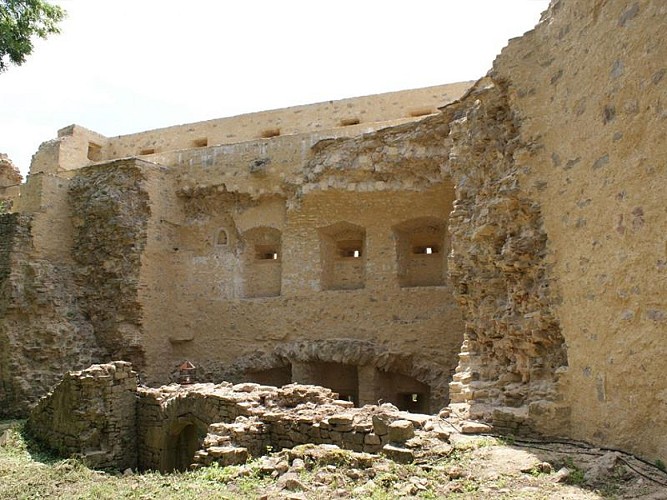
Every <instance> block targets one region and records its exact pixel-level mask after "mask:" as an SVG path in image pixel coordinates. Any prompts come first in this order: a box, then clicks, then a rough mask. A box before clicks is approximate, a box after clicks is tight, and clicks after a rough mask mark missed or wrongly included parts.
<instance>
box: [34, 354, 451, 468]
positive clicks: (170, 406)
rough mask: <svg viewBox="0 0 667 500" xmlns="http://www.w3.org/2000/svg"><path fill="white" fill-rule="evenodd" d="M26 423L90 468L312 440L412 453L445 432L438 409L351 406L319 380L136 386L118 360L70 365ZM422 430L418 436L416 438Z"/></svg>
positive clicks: (261, 450)
mask: <svg viewBox="0 0 667 500" xmlns="http://www.w3.org/2000/svg"><path fill="white" fill-rule="evenodd" d="M27 428H28V431H29V432H31V433H32V434H33V435H34V436H35V437H37V438H38V439H39V440H40V441H41V442H43V443H44V444H46V445H48V446H49V447H51V448H52V449H54V450H56V451H57V452H59V453H60V454H61V455H64V456H72V455H74V456H77V457H80V458H81V459H82V460H83V461H84V462H85V463H86V464H88V465H90V466H91V467H96V468H103V469H105V468H106V469H120V470H124V469H126V468H128V467H130V468H139V469H140V470H160V471H173V470H186V469H188V468H189V467H190V466H191V465H193V464H195V466H202V465H210V464H211V463H212V462H217V463H219V464H220V465H223V466H224V465H230V464H232V463H244V462H245V461H246V460H247V459H248V458H249V457H251V456H252V457H258V456H261V455H264V454H266V453H267V452H268V450H272V449H274V450H275V449H282V448H293V447H295V446H297V445H300V444H306V443H312V444H334V445H337V446H339V447H340V448H343V449H348V450H354V451H365V452H372V453H377V452H380V451H382V452H383V453H385V454H387V455H388V456H390V457H392V458H394V459H397V460H407V461H410V460H412V458H413V457H414V451H413V450H412V449H414V448H417V447H419V445H420V443H422V444H423V442H424V439H427V440H431V441H433V442H435V443H436V445H437V444H438V443H440V439H446V438H447V437H448V435H449V434H448V432H447V431H446V430H445V429H444V427H443V425H442V424H441V423H440V422H439V419H438V417H430V416H427V415H415V414H410V413H407V412H400V411H398V409H397V408H396V407H394V406H393V405H391V404H384V405H381V406H364V407H363V408H353V405H352V403H351V402H349V401H342V400H339V399H337V394H335V393H333V392H332V391H331V390H329V389H325V388H322V387H316V386H309V385H298V384H291V385H287V386H284V387H282V388H276V387H270V386H262V385H259V384H252V383H244V384H237V385H232V384H230V383H228V382H225V383H222V384H195V385H192V386H179V385H177V384H172V385H169V386H163V387H160V388H156V389H152V388H146V387H138V386H137V378H136V373H135V372H134V371H132V369H131V365H130V364H129V363H127V362H120V361H119V362H114V363H109V364H104V365H94V366H92V367H90V368H88V369H86V370H82V371H79V372H70V373H68V374H67V375H66V376H65V378H64V379H63V380H62V381H61V382H60V383H59V384H58V385H57V386H56V387H55V389H54V391H53V393H51V394H49V395H48V396H47V397H44V398H43V399H42V400H41V401H40V402H39V404H38V405H37V406H36V408H35V409H34V410H33V411H32V413H31V416H30V419H29V420H28V424H27ZM427 430H428V431H429V433H428V434H427V433H426V431H427ZM416 433H420V434H423V436H421V438H420V439H421V440H413V441H411V442H410V440H411V438H413V437H415V434H416Z"/></svg>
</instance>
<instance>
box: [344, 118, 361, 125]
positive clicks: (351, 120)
mask: <svg viewBox="0 0 667 500" xmlns="http://www.w3.org/2000/svg"><path fill="white" fill-rule="evenodd" d="M360 123H361V120H359V118H343V119H342V120H341V121H340V126H341V127H349V126H351V125H359V124H360Z"/></svg>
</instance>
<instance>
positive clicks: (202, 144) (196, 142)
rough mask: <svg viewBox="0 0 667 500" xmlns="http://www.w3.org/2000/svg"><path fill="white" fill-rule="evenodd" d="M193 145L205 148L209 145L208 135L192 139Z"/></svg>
mask: <svg viewBox="0 0 667 500" xmlns="http://www.w3.org/2000/svg"><path fill="white" fill-rule="evenodd" d="M192 146H193V147H195V148H205V147H207V146H208V139H207V138H206V137H204V138H203V139H195V140H194V141H192Z"/></svg>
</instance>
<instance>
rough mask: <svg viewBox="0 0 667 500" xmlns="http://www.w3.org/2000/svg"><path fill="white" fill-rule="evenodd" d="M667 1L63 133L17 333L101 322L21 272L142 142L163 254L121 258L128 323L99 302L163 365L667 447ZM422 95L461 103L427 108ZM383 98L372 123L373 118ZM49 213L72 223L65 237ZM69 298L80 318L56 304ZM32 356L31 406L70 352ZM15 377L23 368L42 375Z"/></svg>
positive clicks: (149, 219) (43, 156) (36, 207)
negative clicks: (93, 186)
mask: <svg viewBox="0 0 667 500" xmlns="http://www.w3.org/2000/svg"><path fill="white" fill-rule="evenodd" d="M666 18H667V5H664V4H663V3H662V2H654V1H650V0H637V1H633V2H626V1H623V0H600V1H595V2H589V1H584V0H553V1H552V2H551V5H550V8H549V10H548V11H547V12H545V14H544V15H543V18H542V21H541V22H540V24H538V25H537V27H536V28H535V30H532V31H530V32H528V33H526V35H524V36H523V37H521V38H518V39H516V40H512V41H511V42H510V43H509V45H508V46H507V47H506V48H505V49H504V50H503V52H502V53H501V54H500V56H499V57H498V58H497V59H496V61H495V62H494V65H493V69H492V70H491V71H490V72H489V74H488V75H487V76H486V77H484V78H482V79H481V80H480V81H478V82H477V83H476V84H475V85H474V86H472V88H470V86H469V85H464V86H458V87H457V88H456V91H454V89H453V88H452V87H446V88H441V89H440V90H438V91H437V92H436V93H434V91H433V90H423V91H420V92H416V91H415V93H411V92H407V93H405V94H402V95H393V96H384V97H383V96H376V97H371V98H364V99H362V100H359V101H354V102H341V103H332V104H326V103H325V104H321V105H313V106H311V107H303V108H299V109H291V110H278V111H275V112H267V114H265V115H263V114H257V115H252V116H251V115H248V116H245V117H234V118H230V119H226V120H218V121H213V122H203V123H201V124H192V125H189V126H179V127H173V128H169V129H164V130H160V131H152V132H146V133H142V134H134V135H131V136H123V137H119V138H105V137H103V136H100V135H99V134H95V133H93V132H90V131H86V130H85V129H81V128H80V127H77V126H73V127H68V128H67V129H63V130H62V131H61V132H60V133H59V138H58V139H56V140H55V141H52V142H50V143H47V144H45V145H44V146H43V148H41V149H40V151H39V152H38V154H37V155H36V156H35V161H34V162H33V165H32V167H31V179H30V181H29V182H28V183H27V184H26V185H24V186H22V187H21V196H20V197H14V198H12V201H13V202H14V207H13V209H14V210H17V211H18V212H22V213H25V214H30V216H31V217H32V225H33V232H34V234H35V236H36V237H34V238H33V240H32V243H33V247H34V249H35V255H34V256H31V258H30V259H27V258H26V256H27V253H23V254H22V253H21V251H22V250H21V249H27V248H28V247H29V245H20V246H19V247H15V248H19V250H12V253H11V255H10V260H11V262H12V264H11V269H12V271H11V273H12V274H11V277H10V283H11V284H12V285H11V286H12V287H13V288H12V290H14V292H12V293H13V295H12V296H11V297H12V298H11V303H12V304H13V303H20V304H22V305H21V306H20V307H21V308H23V309H21V308H16V307H15V306H11V307H10V308H8V309H5V310H6V311H15V312H16V314H15V313H10V314H13V316H12V315H10V316H7V314H8V313H5V317H4V318H3V319H2V324H1V325H2V326H1V328H2V329H0V333H2V335H4V338H5V339H16V338H19V336H18V335H17V333H16V332H17V331H18V330H17V328H18V326H17V325H19V324H20V325H25V326H26V328H24V329H28V330H30V332H31V333H29V334H28V335H27V336H26V337H25V338H28V339H32V338H36V335H37V333H36V332H38V331H41V329H40V328H36V327H34V325H35V324H40V322H41V321H43V318H48V319H49V321H45V324H46V325H47V327H46V328H47V330H48V328H51V329H53V328H54V327H53V326H48V325H53V324H59V325H61V327H62V326H63V325H69V324H74V325H75V326H77V328H80V330H79V332H83V333H86V335H87V334H88V333H90V334H92V332H91V326H90V323H87V322H88V319H87V318H86V317H85V315H83V314H81V312H80V311H79V309H78V308H73V309H65V308H62V307H61V306H60V305H58V304H60V303H62V302H63V301H62V299H61V298H60V297H71V296H79V293H80V292H79V291H78V290H76V287H74V288H72V287H71V286H69V285H67V286H66V287H65V288H66V290H64V291H60V289H57V287H53V288H52V289H53V290H57V293H56V292H53V291H49V293H43V294H41V295H39V297H40V300H41V302H40V304H41V305H40V306H39V308H38V309H37V311H36V314H27V312H28V311H29V309H30V307H32V306H30V307H28V305H27V304H28V302H21V299H20V297H22V295H21V294H20V293H18V291H20V290H31V289H32V288H31V286H32V283H33V282H34V281H39V280H41V281H40V283H47V282H48V283H50V282H52V281H53V280H52V279H51V277H52V276H55V274H52V272H53V270H52V268H49V267H48V266H47V265H46V263H45V261H44V259H45V256H48V257H49V258H48V259H46V261H47V262H52V261H53V262H55V261H57V260H58V259H62V260H63V262H66V261H67V259H68V255H69V254H70V253H71V252H70V248H71V245H69V243H68V242H67V238H66V237H67V235H68V224H69V221H70V217H69V215H68V216H66V217H60V216H59V215H58V214H60V213H61V212H59V210H64V209H65V208H66V207H64V205H66V204H67V203H66V201H67V199H68V198H67V195H66V194H65V195H63V190H64V189H65V186H64V185H65V184H67V183H68V182H69V180H68V179H70V178H72V177H74V176H75V175H76V171H77V170H79V169H81V168H82V167H86V166H88V165H90V164H92V163H94V162H101V163H99V164H97V165H93V166H92V167H88V168H92V170H91V172H92V171H96V170H95V169H99V171H102V170H104V168H105V166H104V165H105V163H106V164H108V168H109V169H111V170H113V168H114V167H113V165H114V160H115V159H117V158H119V156H121V155H122V156H125V155H141V156H142V158H143V159H144V160H146V161H150V162H151V163H153V164H154V166H152V167H149V166H147V165H143V164H141V165H142V166H140V167H139V168H140V169H141V170H142V171H143V173H144V175H145V176H146V178H147V179H148V181H147V182H145V183H144V186H145V191H146V192H147V193H148V204H149V207H150V216H148V215H147V213H146V212H145V210H144V209H143V208H140V207H141V206H142V205H141V203H139V201H140V200H142V199H143V198H142V196H143V194H142V193H140V192H139V191H141V190H139V191H137V192H136V194H137V196H139V200H137V201H138V203H137V205H136V206H134V208H133V209H132V210H134V211H136V216H138V217H139V219H141V218H142V217H145V218H146V225H145V227H146V236H145V246H143V247H142V248H143V251H142V252H141V256H140V258H139V260H138V261H139V262H140V264H141V266H140V268H139V269H138V271H137V268H136V266H135V264H132V265H131V266H130V267H128V268H125V267H122V266H120V267H116V264H118V263H117V262H116V263H115V262H114V260H113V259H112V260H111V261H110V265H111V267H112V269H121V270H123V269H125V270H129V271H128V272H127V273H126V272H125V271H123V272H121V273H117V272H116V271H114V272H116V274H115V275H114V276H118V277H121V276H122V279H126V278H127V279H128V281H132V280H135V279H136V276H137V272H138V286H136V287H135V286H134V284H132V286H131V288H132V289H131V291H130V293H129V294H128V302H127V304H125V305H122V306H121V305H120V303H119V305H118V308H116V305H114V306H113V307H112V308H111V310H114V311H123V307H129V311H128V312H130V314H128V320H127V321H126V318H125V317H123V314H120V313H119V314H117V316H116V317H115V318H108V319H109V321H108V322H107V318H105V317H103V316H100V318H102V319H103V321H102V322H101V323H98V324H97V326H96V329H100V332H104V331H105V330H104V328H107V326H108V325H113V328H116V327H117V326H118V327H121V326H122V328H121V329H122V330H123V331H126V332H131V335H130V336H133V338H135V339H141V340H139V343H141V347H142V348H143V357H144V363H145V365H144V366H145V368H144V370H143V373H142V375H143V376H144V377H145V379H146V380H147V381H148V382H149V383H151V384H159V383H164V382H166V381H168V380H169V378H170V376H171V377H173V375H174V372H175V369H176V367H177V366H178V365H179V363H180V362H182V361H183V360H185V359H189V360H192V361H193V362H194V363H195V364H196V365H198V366H199V367H200V372H199V373H200V375H201V377H202V379H204V380H211V381H219V380H221V379H222V378H223V377H227V376H228V375H232V376H234V377H238V380H241V379H245V380H253V379H254V380H257V381H258V382H272V383H277V384H278V383H279V384H283V383H286V382H289V381H292V380H294V379H300V380H299V381H302V382H317V383H320V382H322V381H324V382H326V383H328V384H330V385H333V383H336V384H338V385H337V386H336V387H333V388H334V389H335V390H337V391H339V392H341V394H344V395H346V396H347V397H349V398H350V399H352V400H356V401H359V402H360V403H363V402H374V401H373V399H380V398H383V399H384V395H385V393H389V394H388V398H389V399H391V398H393V401H396V402H401V401H403V402H406V400H405V399H404V397H405V396H412V395H417V399H418V400H419V399H420V398H421V399H422V400H423V399H424V396H426V395H427V394H428V395H429V396H428V397H429V403H430V408H429V410H430V411H434V410H436V409H437V408H435V406H437V405H439V404H441V403H443V402H444V401H445V400H446V399H448V398H449V397H450V396H451V399H452V400H453V401H454V402H455V403H454V404H455V405H457V406H458V407H459V408H457V409H460V410H461V411H465V412H467V414H468V415H470V416H473V417H478V418H484V419H487V420H489V421H491V422H493V423H494V425H495V426H496V428H497V429H499V430H505V431H508V432H540V433H543V434H550V435H559V436H567V437H571V438H576V439H583V440H586V441H590V442H592V443H595V444H598V445H606V446H613V447H618V448H622V449H625V450H628V451H632V452H635V453H638V454H641V455H643V456H645V457H647V458H649V459H650V460H656V459H658V458H660V459H661V460H664V459H665V455H666V454H667V451H666V450H667V413H665V412H661V411H659V409H660V408H663V407H664V406H665V404H666V403H667V386H666V385H665V384H666V382H665V377H664V359H665V356H667V343H665V342H664V333H665V325H666V324H667V323H666V322H667V294H666V293H665V290H666V289H667V253H666V252H667V251H666V248H667V247H666V243H665V237H664V235H665V234H667V212H666V208H665V203H664V193H665V191H666V190H667V186H666V185H665V182H667V181H666V180H667V170H666V169H667V164H665V161H664V158H665V157H667V151H666V149H665V148H667V127H666V126H665V124H666V123H667V112H666V111H665V109H666V108H665V95H666V91H665V88H666V87H665V86H666V85H667V78H665V75H667V68H666V67H665V61H666V60H667V44H666V43H665V41H664V36H663V32H664V28H665V19H666ZM464 87H465V89H468V88H470V89H469V91H468V92H467V93H465V95H464V94H463V92H464ZM436 94H437V95H436ZM425 96H426V97H425ZM413 99H414V100H413ZM419 99H424V100H425V104H426V103H428V106H426V107H428V108H429V109H430V110H431V111H435V109H434V107H435V106H438V107H439V108H440V112H437V113H435V112H434V113H430V114H429V115H428V116H427V115H426V113H423V114H422V113H417V112H416V111H415V110H416V108H417V106H416V100H419ZM457 99H458V100H457ZM408 102H409V103H408ZM369 103H370V104H372V105H371V106H370V107H369V108H368V110H363V111H366V113H368V112H370V111H369V110H371V109H372V110H373V112H374V113H377V114H375V115H374V117H375V118H374V120H375V121H373V122H372V123H366V124H364V123H362V122H359V123H358V122H357V118H359V117H361V116H363V115H364V113H361V111H362V109H361V108H362V107H363V106H366V105H368V104H369ZM420 107H422V108H423V107H424V106H420ZM407 108H410V109H412V110H413V111H412V112H410V113H406V111H407ZM353 111H354V112H353ZM318 114H321V115H322V116H323V117H325V118H326V119H325V118H323V119H322V122H321V123H319V124H320V125H321V127H320V128H319V129H317V127H314V128H313V123H315V122H314V121H313V117H315V116H317V115H318ZM352 114H356V115H358V116H354V117H351V116H350V115H352ZM399 115H400V116H399ZM408 115H410V116H408ZM415 115H422V116H419V117H417V116H415ZM351 118H354V119H351ZM269 125H270V126H269ZM315 129H317V130H316V131H315ZM209 133H210V137H204V136H206V134H209ZM204 138H206V139H207V141H206V144H204V141H202V139H204ZM208 139H211V140H210V141H208ZM56 153H58V154H56ZM137 165H139V163H137ZM83 170H84V171H85V168H84V169H83ZM119 172H120V171H119ZM83 175H86V174H83ZM119 175H120V174H119ZM122 177H123V176H122V175H120V178H122ZM91 179H92V178H91ZM111 182H112V183H113V182H115V181H111ZM123 182H124V181H120V184H121V185H125V184H123ZM140 184H141V183H140ZM89 192H90V195H91V196H93V194H94V192H95V190H90V191H89ZM93 197H94V196H93ZM87 203H88V202H84V205H86V204H87ZM134 216H135V215H132V216H130V217H129V219H128V220H131V219H132V218H133V217H134ZM141 220H143V219H141ZM45 224H56V225H57V226H58V227H59V228H61V229H62V231H59V233H58V235H60V234H61V233H62V235H63V238H62V239H63V241H62V242H61V241H59V240H58V239H56V240H55V241H52V240H51V239H50V238H44V232H43V231H41V230H39V228H40V227H41V228H43V227H44V225H45ZM133 238H134V240H133V241H132V242H128V245H129V247H131V246H132V245H135V244H137V243H139V242H140V241H141V239H142V238H143V236H142V235H140V234H134V236H133ZM28 240H29V239H28ZM28 240H26V241H28ZM22 241H23V240H22ZM68 245H69V246H68ZM113 245H116V243H113ZM141 245H143V243H139V246H141ZM15 252H16V253H15ZM28 253H29V252H28ZM446 254H449V258H448V259H445V258H444V256H445V255H446ZM54 256H55V257H57V259H56V260H53V259H52V258H51V257H54ZM269 257H270V258H269ZM40 259H42V260H40ZM132 259H135V260H132V262H134V263H136V262H137V260H136V255H133V256H132ZM346 259H347V260H346ZM355 259H359V260H355ZM102 261H103V259H100V260H99V261H98V263H97V264H96V265H97V266H101V265H102ZM23 263H27V264H28V265H27V266H26V265H24V266H23V267H22V266H21V264H23ZM75 267H76V266H70V267H68V266H64V267H63V269H69V271H67V273H70V274H68V275H67V276H73V274H71V273H72V272H73V271H74V268H75ZM19 269H23V270H25V269H31V271H30V273H20V272H18V270H19ZM35 270H37V271H38V272H35ZM165 271H166V272H165ZM445 273H449V274H448V276H447V275H445ZM60 278H63V276H60ZM64 278H65V279H63V281H62V282H63V283H73V281H72V280H71V278H70V277H64ZM23 280H25V282H26V283H27V284H28V285H29V286H23V285H22V283H23ZM413 285H416V286H413ZM6 286H7V285H6V284H5V287H6ZM135 289H136V290H137V292H136V293H135V292H134V290H135ZM73 290H74V292H73ZM91 291H92V289H91ZM91 291H88V292H85V293H91ZM56 299H57V300H56ZM118 300H120V301H123V300H125V299H124V298H121V299H118ZM68 301H69V299H67V300H65V302H67V303H69V302H68ZM29 303H32V302H29ZM131 304H134V305H136V304H139V305H140V307H134V305H131ZM35 307H37V306H35ZM12 308H13V309H12ZM93 308H94V307H93ZM44 311H47V312H44ZM65 311H73V312H70V314H73V317H74V318H78V319H76V321H69V320H68V321H65V322H63V321H61V320H59V319H58V320H57V321H54V319H55V318H59V317H60V316H62V313H63V312H65ZM193 311H196V314H193ZM18 312H20V314H18ZM49 315H50V316H49ZM85 325H88V326H87V327H85ZM84 327H85V328H84ZM113 328H112V329H111V330H108V331H109V332H114V331H115V330H113ZM67 331H69V330H67V329H65V330H64V332H67ZM64 332H63V333H62V338H66V339H71V338H72V336H68V335H69V334H66V333H64ZM77 335H78V334H77ZM105 335H106V334H105ZM113 335H115V333H114V334H113ZM57 338H60V337H56V336H51V337H50V338H49V340H48V342H51V343H52V344H54V343H58V342H56V340H55V339H57ZM86 338H90V337H86ZM111 338H115V337H113V336H112V337H111ZM126 338H127V337H126ZM5 342H6V341H5ZM58 345H60V344H59V343H58ZM230 346H233V348H230ZM326 346H329V347H326ZM331 346H334V347H331ZM359 346H367V347H368V348H366V347H363V348H361V347H359ZM461 346H462V348H461ZM116 347H117V346H116ZM325 347H326V348H325ZM20 348H21V344H20V343H16V342H14V343H13V344H11V349H14V350H20ZM319 349H322V351H328V352H327V354H326V355H325V356H322V358H324V359H322V358H320V357H319V355H318V352H317V351H318V350H319ZM54 351H56V352H68V350H67V349H62V351H61V350H60V348H59V347H58V348H54ZM91 352H92V351H91ZM366 353H371V355H370V356H366V355H365V354H366ZM456 353H460V356H459V357H458V358H457V356H456ZM8 357H9V355H6V356H5V358H8ZM11 359H16V360H19V361H20V362H19V364H20V366H17V368H16V373H21V374H22V373H25V374H26V375H27V377H28V378H27V380H30V377H34V379H33V380H32V381H31V382H25V388H26V389H25V390H24V393H25V394H27V395H26V396H21V398H22V399H21V401H17V404H22V405H23V406H22V408H23V409H25V408H26V407H27V404H28V402H29V401H30V398H33V400H34V397H35V395H36V394H41V393H43V392H44V391H45V390H46V385H45V384H41V383H42V382H46V381H47V379H48V377H47V376H46V372H47V371H48V370H50V369H52V368H54V366H55V365H49V366H48V367H47V369H45V370H44V371H43V372H41V371H39V370H41V369H42V367H41V366H39V365H38V364H36V363H33V364H31V363H29V362H25V363H24V362H23V361H22V360H23V359H24V358H23V357H21V356H13V355H12V357H11ZM81 359H82V357H81V356H80V355H78V354H77V355H75V356H73V359H72V360H70V361H71V362H79V361H81ZM457 364H458V368H457V370H456V374H455V375H454V377H453V383H452V384H451V386H450V388H451V391H450V392H449V393H448V392H447V391H446V389H444V388H445V386H446V381H449V374H451V373H452V372H453V371H454V368H455V366H456V365H457ZM3 366H7V364H5V365H3ZM13 373H14V372H11V373H10V372H7V371H3V372H2V376H3V377H7V376H8V377H9V378H10V380H5V381H3V384H4V385H3V387H10V386H11V387H17V386H20V385H21V384H24V382H22V379H21V378H20V376H19V378H16V379H13V377H14V374H13ZM35 373H38V374H39V375H34V374H35ZM326 374H335V376H332V377H329V378H328V379H327V377H326ZM42 377H43V378H42ZM331 379H333V383H332V380H331ZM399 386H400V389H399ZM387 388H393V390H392V391H388V390H387ZM429 392H430V393H429ZM433 395H436V397H433ZM407 399H408V401H407V402H408V403H409V400H410V399H411V398H409V397H408V398H407Z"/></svg>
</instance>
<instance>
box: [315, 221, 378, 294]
mask: <svg viewBox="0 0 667 500" xmlns="http://www.w3.org/2000/svg"><path fill="white" fill-rule="evenodd" d="M319 231H320V261H321V263H322V275H321V286H322V289H323V290H354V289H359V288H364V286H365V273H366V269H365V267H366V265H365V260H366V259H365V258H364V241H365V239H366V231H365V229H364V228H363V227H360V226H357V225H355V224H351V223H349V222H339V223H336V224H333V225H332V226H328V227H325V228H321V229H320V230H319Z"/></svg>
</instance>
